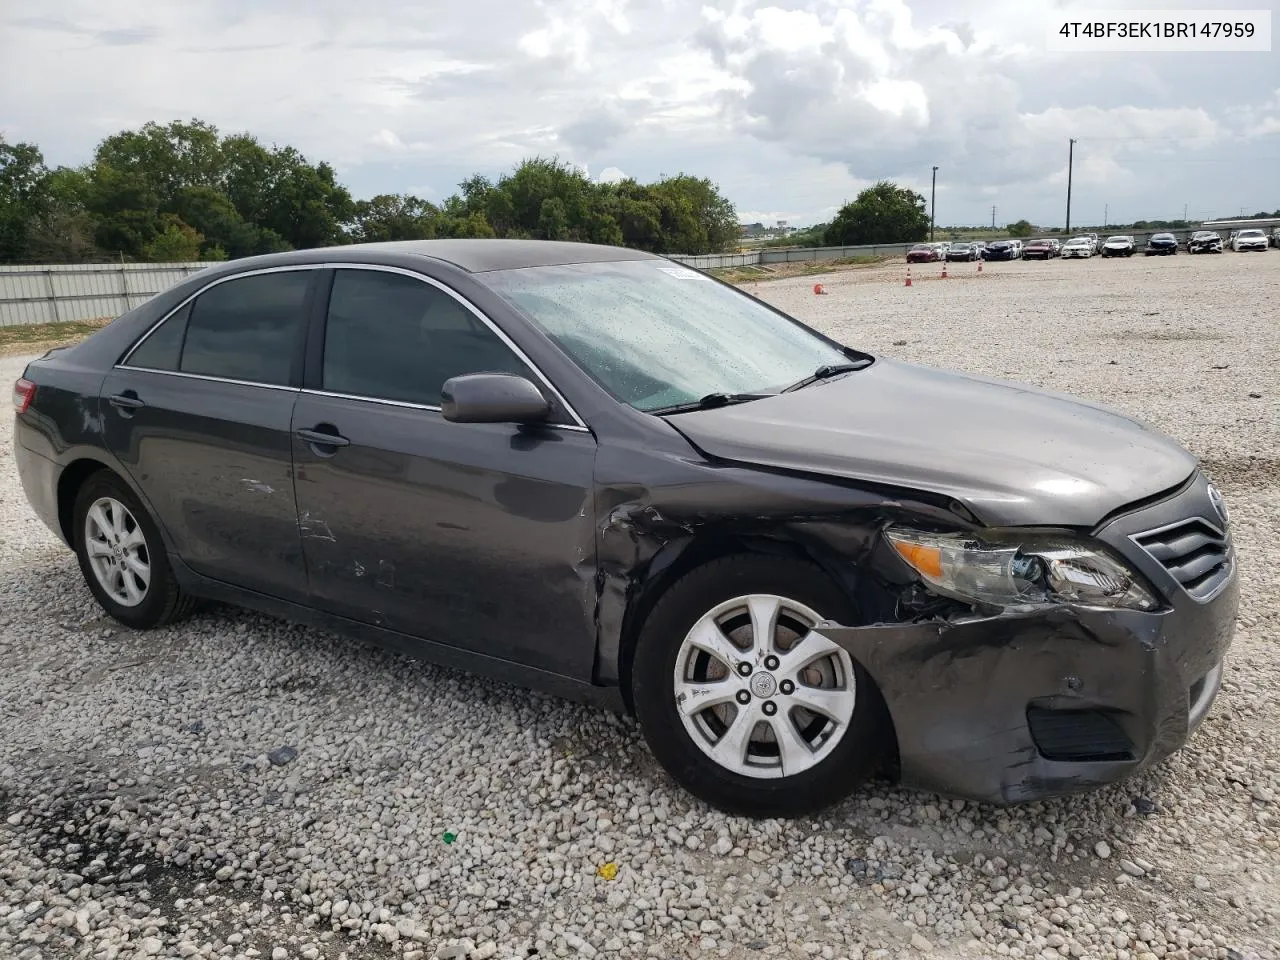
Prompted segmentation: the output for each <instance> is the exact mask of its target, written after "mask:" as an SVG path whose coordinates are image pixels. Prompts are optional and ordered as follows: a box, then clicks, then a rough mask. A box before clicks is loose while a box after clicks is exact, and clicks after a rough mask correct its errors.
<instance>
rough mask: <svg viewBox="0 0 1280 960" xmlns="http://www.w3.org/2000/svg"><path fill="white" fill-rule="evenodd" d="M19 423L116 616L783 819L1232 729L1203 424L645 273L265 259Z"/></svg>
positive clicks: (79, 371) (37, 394)
mask: <svg viewBox="0 0 1280 960" xmlns="http://www.w3.org/2000/svg"><path fill="white" fill-rule="evenodd" d="M14 401H15V406H16V409H17V424H16V427H17V429H16V432H15V437H16V459H17V464H18V470H19V473H20V475H21V479H22V485H23V487H24V489H25V491H26V494H27V497H28V498H29V499H30V501H31V504H32V506H33V507H34V508H35V510H36V512H37V513H38V514H39V515H40V516H41V517H42V518H43V519H44V521H45V523H47V524H48V525H49V526H50V527H51V528H52V529H53V530H54V531H55V532H56V533H57V534H58V535H59V536H60V537H61V538H62V539H63V540H64V541H65V542H66V543H67V545H68V546H69V547H70V548H71V549H73V550H74V551H75V553H76V555H77V557H78V558H79V563H80V568H81V570H82V571H83V573H84V578H85V582H86V583H87V584H88V587H89V589H90V590H91V591H92V593H93V595H94V596H95V597H96V598H97V600H98V602H99V603H100V604H101V605H102V606H103V608H104V609H105V610H106V611H107V612H108V613H109V614H110V615H111V616H113V617H114V618H116V619H117V620H119V621H120V622H122V623H124V624H126V625H128V626H130V627H133V628H137V629H146V628H150V627H157V626H160V625H162V624H167V623H170V622H172V621H174V620H176V619H178V618H179V617H181V616H183V615H184V614H186V613H187V612H188V611H190V610H191V608H192V606H193V605H194V604H195V603H197V602H199V601H200V600H201V599H205V598H210V599H216V600H221V601H227V602H230V603H233V604H239V605H242V606H245V607H252V608H255V609H258V610H262V611H266V612H268V613H272V614H275V615H278V616H281V617H287V618H290V619H294V620H298V621H305V622H309V623H313V624H317V625H320V626H323V627H326V628H329V629H333V630H337V631H341V632H343V633H346V634H349V635H353V636H357V637H364V638H368V639H370V640H373V641H377V642H382V643H386V644H390V645H394V646H396V647H399V648H401V649H403V650H406V651H408V652H410V653H412V654H414V655H418V656H422V657H424V658H428V659H431V660H435V661H438V662H441V663H445V664H449V665H453V666H456V667H460V668H465V669H468V670H473V671H477V672H481V673H486V674H489V675H492V676H496V677H499V678H503V679H506V680H508V681H512V682H515V683H520V684H525V685H528V686H533V687H537V688H541V689H544V690H548V691H551V692H554V693H558V694H561V695H564V696H568V697H573V698H578V699H584V700H588V701H591V702H595V703H599V704H601V705H602V706H607V707H611V708H614V709H623V710H627V711H630V712H632V713H634V715H635V716H636V717H637V718H638V720H639V724H640V726H641V728H642V729H643V731H644V735H645V737H646V739H647V741H648V743H649V746H650V748H651V749H652V751H653V753H654V755H655V756H656V757H657V759H658V760H659V761H660V762H661V763H662V764H663V766H664V767H665V768H666V769H667V771H669V773H670V775H671V776H672V777H673V778H674V779H675V780H677V781H678V782H679V783H680V784H682V785H683V786H684V787H686V788H687V789H688V790H690V791H691V792H692V793H694V794H696V795H697V796H698V797H701V798H703V799H704V800H706V801H708V802H709V803H711V804H714V805H716V806H718V807H721V808H723V809H725V810H729V811H734V812H739V813H744V814H749V815H754V816H788V815H796V814H800V813H803V812H806V811H812V810H815V809H817V808H820V807H823V806H825V805H828V804H830V803H833V802H834V801H837V800H839V799H840V798H842V797H844V796H845V795H847V794H848V793H849V792H850V791H851V790H853V789H855V788H856V787H857V785H858V784H859V783H860V782H862V781H863V780H865V779H866V778H867V777H869V776H871V775H873V774H876V773H877V772H885V773H887V774H889V775H891V776H895V777H897V778H899V779H900V780H901V781H903V782H904V783H908V784H912V785H915V786H919V787H924V788H927V789H931V790H936V791H939V792H942V793H948V794H953V795H958V796H964V797H971V798H976V799H982V800H988V801H992V802H995V803H1015V802H1019V801H1026V800H1031V799H1036V798H1041V797H1045V796H1049V795H1054V794H1061V793H1068V792H1072V791H1078V790H1083V789H1087V788H1090V787H1093V786H1096V785H1099V784H1103V783H1107V782H1110V781H1114V780H1117V779H1120V778H1122V777H1125V776H1127V775H1129V774H1132V773H1134V772H1135V771H1137V770H1140V769H1143V768H1145V767H1147V766H1149V765H1150V764H1152V763H1154V762H1157V761H1159V760H1160V759H1161V758H1163V757H1166V756H1167V755H1168V754H1170V753H1172V752H1173V751H1174V750H1176V749H1178V748H1179V747H1180V746H1182V745H1183V744H1184V743H1185V742H1186V740H1187V738H1188V737H1189V736H1190V734H1191V733H1192V732H1193V731H1194V729H1195V728H1196V726H1197V724H1199V723H1200V721H1201V720H1202V719H1203V718H1204V716H1205V714H1206V713H1207V711H1208V710H1209V707H1210V704H1211V703H1212V701H1213V699H1214V696H1215V694H1216V693H1217V691H1218V687H1219V684H1220V682H1221V678H1222V669H1223V658H1224V655H1225V653H1226V651H1227V648H1228V645H1229V644H1230V641H1231V636H1232V630H1233V626H1234V622H1235V614H1236V606H1237V602H1238V582H1239V578H1238V576H1237V574H1236V570H1235V555H1234V550H1233V548H1232V543H1231V536H1230V532H1229V526H1228V519H1227V508H1226V506H1225V505H1224V503H1223V500H1222V497H1221V496H1220V495H1219V493H1218V491H1217V490H1216V489H1215V488H1214V487H1213V486H1212V485H1211V484H1210V483H1209V482H1208V481H1207V480H1206V478H1205V477H1204V475H1203V474H1202V473H1201V472H1200V470H1199V469H1198V465H1197V463H1196V461H1195V459H1194V458H1193V457H1192V456H1191V455H1190V454H1189V453H1187V451H1186V450H1184V449H1183V448H1182V447H1181V446H1179V445H1178V444H1177V443H1175V442H1174V441H1173V440H1171V439H1170V438H1168V437H1166V436H1163V435H1161V434H1160V433H1157V432H1155V431H1153V430H1151V429H1150V428H1148V427H1146V426H1144V425H1142V424H1140V423H1136V422H1134V421H1133V420H1130V419H1128V418H1126V417H1124V416H1122V415H1120V414H1118V413H1115V412H1113V411H1110V410H1107V409H1105V408H1102V407H1099V406H1096V405H1094V404H1091V403H1086V402H1082V401H1079V400H1073V399H1071V398H1069V397H1064V396H1058V395H1054V394H1049V393H1044V392H1041V391H1038V390H1034V389H1031V388H1028V387H1024V386H1019V385H1017V384H1012V383H1006V382H1001V381H997V380H990V379H985V378H981V377H972V376H963V375H960V374H954V373H947V372H944V371H941V370H936V369H931V368H927V367H921V366H913V365H910V364H906V363H900V362H898V361H895V360H891V359H888V358H885V357H876V356H872V355H870V354H867V353H865V352H863V351H861V350H858V349H856V348H855V347H851V346H847V345H844V344H840V343H837V342H835V341H834V340H832V339H830V338H828V337H825V336H823V335H822V334H820V333H817V332H816V331H814V330H811V329H810V328H808V327H806V326H805V325H804V324H802V323H799V322H798V321H796V320H794V319H792V318H791V317H789V316H787V315H785V314H783V313H781V312H779V311H778V310H776V309H774V308H773V307H771V306H769V305H767V304H765V303H762V302H761V301H759V300H756V299H754V298H753V297H751V296H749V295H747V294H745V293H743V292H742V291H740V290H737V289H735V288H733V287H731V286H728V285H726V284H723V283H720V282H718V281H716V280H714V279H711V278H709V277H707V276H705V275H703V274H701V273H699V272H697V271H694V270H691V269H688V268H686V267H683V266H681V265H679V264H677V263H674V262H672V261H670V260H667V259H664V258H661V257H657V256H653V255H650V254H647V253H642V252H638V251H635V250H626V249H619V248H614V247H605V246H591V245H584V244H573V243H551V242H541V241H523V240H432V241H420V242H406V243H390V244H375V245H361V246H349V247H337V248H327V249H323V250H303V251H296V252H291V253H284V254H275V255H271V256H266V257H257V258H252V259H246V260H237V261H233V262H230V263H226V264H222V265H219V266H216V267H211V268H209V269H206V270H203V271H201V272H200V273H197V274H195V275H193V276H191V277H190V278H189V279H188V280H186V281H185V282H183V283H182V284H180V285H178V286H176V287H174V288H172V289H170V290H167V291H166V292H164V293H162V294H160V295H158V296H156V297H154V298H153V299H151V300H149V301H148V302H147V303H145V304H143V305H142V306H140V307H138V308H137V309H134V310H132V311H130V312H129V313H126V314H125V315H124V316H122V317H120V318H119V319H117V320H115V321H114V322H112V323H111V324H109V325H108V326H106V327H105V328H104V329H102V330H101V331H100V332H98V333H96V334H94V335H93V336H92V337H90V338H89V339H87V340H85V341H83V342H81V343H80V344H78V345H76V346H73V347H65V348H60V349H57V350H53V351H50V352H49V353H47V354H46V355H45V356H44V357H42V358H41V359H39V360H36V361H34V362H33V363H31V364H30V365H29V366H28V367H27V369H26V371H25V373H24V375H23V377H22V378H21V379H20V380H19V381H18V382H17V384H16V385H15V388H14ZM405 722H406V723H412V722H413V719H412V718H406V720H405Z"/></svg>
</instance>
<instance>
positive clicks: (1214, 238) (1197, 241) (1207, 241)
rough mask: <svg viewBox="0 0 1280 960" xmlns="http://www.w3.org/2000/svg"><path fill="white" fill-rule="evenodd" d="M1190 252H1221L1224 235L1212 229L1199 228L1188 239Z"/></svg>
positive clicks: (1188, 250)
mask: <svg viewBox="0 0 1280 960" xmlns="http://www.w3.org/2000/svg"><path fill="white" fill-rule="evenodd" d="M1187 252H1188V253H1221V252H1222V237H1221V236H1219V235H1218V234H1216V233H1214V232H1213V231H1212V230H1197V231H1196V232H1195V233H1193V234H1192V235H1191V239H1190V240H1188V241H1187Z"/></svg>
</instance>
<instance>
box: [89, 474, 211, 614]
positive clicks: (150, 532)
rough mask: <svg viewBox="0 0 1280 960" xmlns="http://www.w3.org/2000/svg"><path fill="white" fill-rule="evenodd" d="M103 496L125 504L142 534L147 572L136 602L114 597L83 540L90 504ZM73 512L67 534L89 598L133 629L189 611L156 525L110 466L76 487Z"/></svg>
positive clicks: (190, 604)
mask: <svg viewBox="0 0 1280 960" xmlns="http://www.w3.org/2000/svg"><path fill="white" fill-rule="evenodd" d="M103 497H110V498H112V499H114V500H116V501H118V502H119V503H121V504H123V505H124V506H125V507H126V508H127V509H128V511H129V513H130V514H132V515H133V518H134V520H135V522H136V524H137V526H138V527H139V528H140V529H141V531H142V535H143V538H144V540H145V550H146V558H147V561H148V564H149V566H150V569H151V576H150V581H149V583H148V584H147V587H146V589H145V591H144V593H143V598H142V600H141V601H140V602H139V603H138V604H137V605H135V606H126V605H125V604H122V603H119V602H117V601H116V600H114V599H113V598H112V597H111V595H110V594H109V593H107V591H106V590H105V589H104V588H103V586H102V584H101V583H100V582H99V581H98V577H97V574H95V573H94V571H93V567H92V565H91V563H90V560H89V551H88V547H87V546H86V542H85V541H86V535H85V519H86V517H87V515H88V513H89V510H90V508H91V507H92V506H93V504H94V503H96V502H97V501H98V500H99V499H101V498H103ZM72 518H73V519H72V524H73V527H72V537H73V543H74V545H75V551H76V559H78V560H79V561H80V572H81V574H82V575H83V576H84V580H85V583H86V584H88V586H89V591H90V592H91V593H92V594H93V596H94V599H95V600H97V601H98V603H99V604H100V605H101V606H102V609H104V610H106V611H107V613H108V614H110V615H111V617H112V618H114V619H115V620H118V621H119V622H120V623H122V624H124V625H125V626H127V627H132V628H133V629H135V630H149V629H152V628H154V627H161V626H164V625H165V624H167V623H172V622H173V621H175V620H178V619H181V618H182V617H184V616H186V615H187V614H188V613H190V612H191V610H192V609H193V607H194V606H195V600H194V598H192V597H189V596H187V595H186V594H184V593H183V592H182V589H181V588H180V587H179V586H178V581H177V579H176V578H175V577H174V575H173V567H172V566H171V565H170V563H169V554H168V551H167V550H166V549H165V546H164V540H163V539H162V538H161V536H160V530H159V528H158V527H157V526H156V523H155V521H154V520H152V519H151V514H149V513H148V512H147V510H146V509H145V508H144V507H143V505H142V503H141V502H140V501H139V500H138V498H137V497H136V496H135V495H134V493H133V491H132V490H131V489H130V488H129V485H128V484H127V483H125V482H124V481H123V480H121V479H120V478H119V477H118V476H116V475H115V474H114V473H112V472H111V471H110V470H105V469H104V470H100V471H99V472H97V473H95V474H93V475H91V476H90V477H89V478H88V479H87V480H85V482H84V483H83V484H82V485H81V487H80V489H79V491H78V492H77V493H76V500H75V506H74V509H73V511H72Z"/></svg>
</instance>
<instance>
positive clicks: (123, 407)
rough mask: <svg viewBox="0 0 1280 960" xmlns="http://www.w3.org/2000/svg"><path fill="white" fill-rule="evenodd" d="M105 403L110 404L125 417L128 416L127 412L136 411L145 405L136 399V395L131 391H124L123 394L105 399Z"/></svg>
mask: <svg viewBox="0 0 1280 960" xmlns="http://www.w3.org/2000/svg"><path fill="white" fill-rule="evenodd" d="M107 403H109V404H111V405H112V406H113V407H115V408H116V409H117V410H119V411H120V412H121V413H123V414H124V415H125V416H128V415H129V414H128V413H127V411H129V410H137V409H138V408H139V407H145V406H146V404H145V403H143V402H142V401H141V400H139V399H138V395H137V394H136V393H134V392H133V391H132V390H126V391H125V392H124V393H117V394H115V395H114V396H111V397H108V398H107Z"/></svg>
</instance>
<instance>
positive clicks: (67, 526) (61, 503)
mask: <svg viewBox="0 0 1280 960" xmlns="http://www.w3.org/2000/svg"><path fill="white" fill-rule="evenodd" d="M102 470H108V471H110V472H112V473H116V471H115V470H112V469H111V467H110V466H109V465H108V464H106V463H104V462H103V461H101V460H95V459H94V458H93V457H80V458H78V459H76V460H72V461H71V462H70V463H68V464H67V465H66V466H65V467H63V468H62V472H61V473H60V474H58V490H57V497H56V503H57V505H58V527H59V529H60V530H61V531H62V539H63V540H65V541H66V542H67V545H68V546H70V547H71V548H72V549H74V548H75V545H76V536H75V517H74V513H75V506H76V495H77V494H78V493H79V492H80V488H81V487H83V486H84V485H85V482H86V481H87V480H88V479H89V478H90V477H92V476H93V475H94V474H96V473H99V472H100V471H102ZM125 482H126V483H127V482H128V481H127V480H126V481H125Z"/></svg>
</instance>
